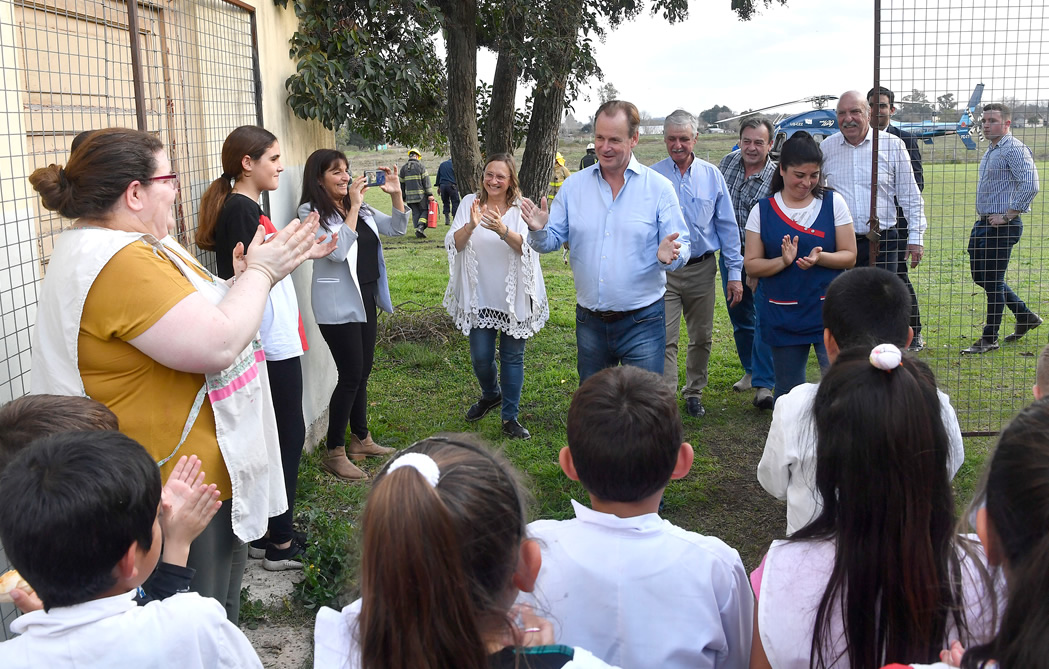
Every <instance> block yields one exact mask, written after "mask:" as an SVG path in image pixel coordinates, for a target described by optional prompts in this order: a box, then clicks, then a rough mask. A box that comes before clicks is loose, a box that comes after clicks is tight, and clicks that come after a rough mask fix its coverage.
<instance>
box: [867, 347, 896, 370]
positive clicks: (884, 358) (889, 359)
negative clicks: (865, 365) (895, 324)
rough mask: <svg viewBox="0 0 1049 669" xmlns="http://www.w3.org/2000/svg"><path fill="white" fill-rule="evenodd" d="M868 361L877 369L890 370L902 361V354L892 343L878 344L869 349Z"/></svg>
mask: <svg viewBox="0 0 1049 669" xmlns="http://www.w3.org/2000/svg"><path fill="white" fill-rule="evenodd" d="M870 361H871V364H872V365H874V366H875V367H877V368H878V369H881V370H884V371H886V372H891V371H892V370H894V369H896V368H897V367H899V366H900V365H901V364H902V363H903V354H902V353H900V349H898V348H896V346H894V345H893V344H878V345H877V346H875V347H874V348H873V349H871V357H870Z"/></svg>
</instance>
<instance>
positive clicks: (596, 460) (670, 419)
mask: <svg viewBox="0 0 1049 669" xmlns="http://www.w3.org/2000/svg"><path fill="white" fill-rule="evenodd" d="M692 458H693V452H692V446H691V445H689V444H688V443H684V433H683V428H682V425H681V418H680V416H679V415H678V407H677V402H676V400H675V396H674V391H673V390H671V389H669V388H668V387H667V386H666V384H664V383H663V381H662V378H661V377H660V376H659V375H658V374H654V373H652V372H648V371H645V370H642V369H640V368H638V367H630V366H623V367H613V368H609V369H605V370H602V371H601V372H599V373H597V374H595V375H594V376H592V377H590V378H589V379H587V380H586V381H585V382H584V383H583V384H582V385H581V386H580V387H579V389H578V390H577V391H576V393H575V395H574V396H573V398H572V403H571V406H570V407H569V410H568V446H567V447H565V448H562V449H561V453H560V463H561V469H562V470H564V472H565V474H566V475H567V476H568V477H569V478H571V479H573V480H578V481H580V482H581V483H582V484H583V487H585V488H586V490H587V492H588V493H589V496H590V505H591V508H587V507H586V506H584V505H582V504H580V503H578V502H576V501H575V500H573V502H572V506H573V507H574V509H575V513H576V517H575V518H574V519H571V520H563V521H555V520H540V521H536V522H534V523H532V524H530V525H529V534H530V535H531V536H533V537H534V538H535V539H537V540H538V541H539V544H540V546H541V547H542V551H543V567H542V569H541V570H540V572H539V579H538V581H537V582H536V588H535V597H534V600H535V601H536V602H537V608H538V609H539V610H541V611H544V612H545V613H548V614H549V615H550V618H551V622H553V624H554V625H555V629H558V631H559V634H557V638H558V640H559V641H560V642H561V643H567V644H573V645H580V646H583V647H585V648H588V649H590V650H591V652H593V653H594V654H595V655H597V656H598V657H600V658H602V659H603V660H605V661H606V662H608V663H610V664H616V665H621V666H623V667H629V668H634V667H662V668H664V669H668V668H674V667H746V666H747V663H748V660H749V657H750V643H751V628H752V626H753V610H754V600H753V596H752V594H751V591H750V587H749V585H748V583H747V576H746V572H745V571H744V569H743V564H742V562H741V561H740V558H739V554H738V553H737V552H736V551H735V550H733V549H732V548H730V547H729V546H727V545H726V544H725V543H723V542H722V541H720V540H719V539H716V538H714V537H706V536H703V535H700V534H697V533H695V532H688V531H686V530H683V529H681V528H679V527H676V526H675V525H673V524H672V523H670V522H669V521H666V520H663V519H662V518H660V517H659V514H658V510H659V501H660V498H661V497H662V495H663V490H664V488H666V486H667V484H668V483H669V482H670V480H671V479H679V478H682V477H683V476H685V475H686V474H687V473H688V471H689V468H690V467H691V466H692Z"/></svg>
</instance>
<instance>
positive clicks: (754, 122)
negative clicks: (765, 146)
mask: <svg viewBox="0 0 1049 669" xmlns="http://www.w3.org/2000/svg"><path fill="white" fill-rule="evenodd" d="M747 128H764V129H765V131H766V132H768V134H769V141H770V142H771V141H772V137H773V136H774V135H775V134H776V131H775V129H774V128H773V127H772V121H770V120H769V119H768V117H767V116H761V115H760V114H755V115H753V116H748V117H746V118H745V119H743V120H742V121H740V122H739V138H740V139H743V131H744V130H746V129H747Z"/></svg>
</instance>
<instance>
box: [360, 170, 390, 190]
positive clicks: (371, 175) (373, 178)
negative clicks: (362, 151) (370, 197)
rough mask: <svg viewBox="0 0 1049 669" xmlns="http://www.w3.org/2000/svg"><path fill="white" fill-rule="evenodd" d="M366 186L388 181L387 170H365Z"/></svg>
mask: <svg viewBox="0 0 1049 669" xmlns="http://www.w3.org/2000/svg"><path fill="white" fill-rule="evenodd" d="M364 179H365V182H364V185H365V186H369V187H371V186H382V185H383V184H385V183H386V172H383V171H382V170H364Z"/></svg>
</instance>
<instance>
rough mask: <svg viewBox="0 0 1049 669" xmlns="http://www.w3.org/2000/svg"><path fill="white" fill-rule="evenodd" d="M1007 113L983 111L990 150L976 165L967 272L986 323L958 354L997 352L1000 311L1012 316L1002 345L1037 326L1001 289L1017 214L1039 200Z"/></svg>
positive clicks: (1034, 172)
mask: <svg viewBox="0 0 1049 669" xmlns="http://www.w3.org/2000/svg"><path fill="white" fill-rule="evenodd" d="M1011 125H1012V114H1011V112H1010V110H1009V108H1008V107H1006V106H1005V105H1003V104H1001V103H997V102H992V103H991V104H987V105H984V107H983V134H984V136H985V137H987V141H989V142H990V143H991V145H990V146H989V147H988V148H987V152H986V153H984V154H983V159H982V160H980V181H979V183H978V184H977V186H976V212H977V214H978V215H979V220H977V221H976V223H975V224H974V225H973V229H972V232H971V233H970V234H969V269H970V270H971V272H972V277H973V281H975V282H976V285H977V286H979V287H980V288H983V289H984V290H985V291H986V292H987V320H986V321H985V322H984V326H983V334H982V335H981V336H980V338H979V339H977V340H976V341H975V342H974V343H973V344H972V346H970V347H969V348H966V349H962V353H963V354H967V353H968V354H976V353H987V352H988V351H993V350H994V349H996V348H998V328H999V327H1000V326H1001V324H1002V313H1003V312H1004V311H1005V307H1009V310H1010V311H1012V312H1013V315H1015V316H1016V329H1015V330H1014V331H1013V333H1012V334H1010V335H1006V337H1005V341H1007V342H1010V341H1016V340H1018V339H1020V337H1023V336H1024V335H1025V334H1027V332H1028V331H1030V330H1033V329H1034V328H1036V327H1038V326H1039V325H1041V324H1042V319H1041V318H1040V317H1039V316H1038V314H1036V313H1034V312H1033V311H1031V310H1030V309H1029V308H1028V307H1027V305H1026V304H1024V301H1023V300H1021V299H1020V297H1019V296H1018V295H1017V294H1016V293H1015V292H1013V289H1012V288H1010V287H1009V285H1008V284H1006V283H1005V270H1006V269H1007V268H1008V267H1009V256H1010V255H1011V254H1012V252H1013V246H1015V245H1016V243H1017V242H1019V241H1020V236H1021V235H1022V234H1023V221H1021V220H1020V214H1021V213H1024V212H1026V211H1029V210H1030V209H1031V202H1032V201H1033V200H1034V196H1035V195H1037V194H1038V169H1037V168H1036V167H1035V164H1034V159H1033V158H1032V157H1031V150H1030V149H1029V148H1027V147H1026V146H1024V144H1023V142H1021V141H1020V140H1018V139H1016V137H1014V136H1013V134H1012V133H1011V132H1009V127H1010V126H1011Z"/></svg>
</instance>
